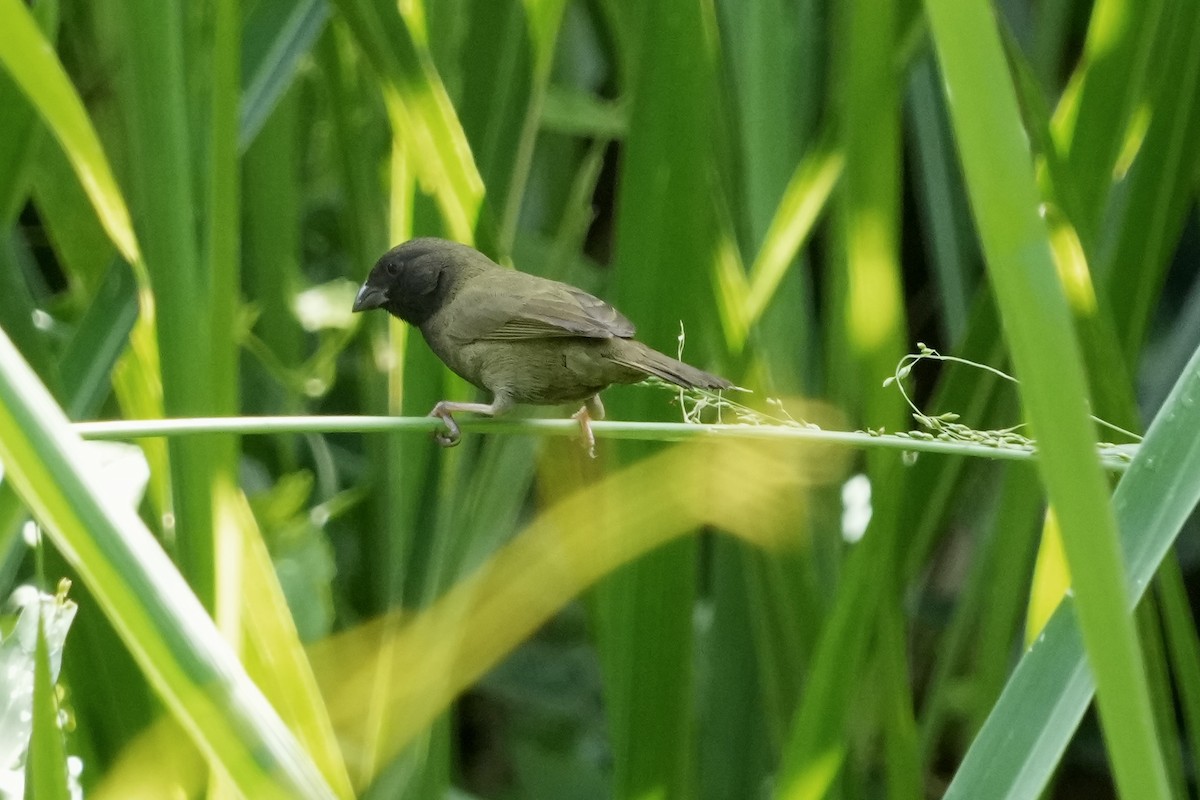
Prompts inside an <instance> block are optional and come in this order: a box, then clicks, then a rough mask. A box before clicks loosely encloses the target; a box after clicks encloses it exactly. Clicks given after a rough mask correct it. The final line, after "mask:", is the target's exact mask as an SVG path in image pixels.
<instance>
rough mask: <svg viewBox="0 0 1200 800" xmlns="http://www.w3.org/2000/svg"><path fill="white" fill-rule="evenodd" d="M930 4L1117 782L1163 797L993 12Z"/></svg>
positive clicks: (1100, 485)
mask: <svg viewBox="0 0 1200 800" xmlns="http://www.w3.org/2000/svg"><path fill="white" fill-rule="evenodd" d="M926 10H927V13H928V14H929V19H930V24H931V29H932V32H933V38H934V42H935V46H936V49H937V52H938V57H939V61H940V63H941V66H942V74H943V76H944V77H945V81H946V93H947V98H948V101H949V107H950V112H951V119H952V122H953V125H954V130H955V139H956V142H957V144H958V148H959V154H960V157H961V158H962V161H963V171H964V175H965V177H966V182H967V190H968V195H969V196H970V198H971V205H972V211H973V214H974V217H975V219H976V222H977V225H978V227H979V231H980V239H981V241H982V244H983V251H984V255H985V257H986V259H987V262H988V272H989V276H990V277H991V280H992V284H993V287H994V290H995V293H996V298H997V304H998V305H999V307H1000V310H1001V317H1002V318H1003V320H1004V323H1005V330H1006V331H1007V334H1008V343H1009V347H1010V351H1011V353H1012V357H1013V363H1014V365H1015V367H1016V373H1017V376H1018V377H1019V378H1020V379H1021V381H1022V383H1021V396H1022V401H1023V404H1024V406H1025V410H1026V413H1027V415H1028V418H1029V421H1030V424H1031V425H1032V427H1033V429H1034V430H1035V431H1036V433H1037V436H1038V442H1039V449H1040V452H1041V455H1042V460H1041V462H1040V467H1041V474H1042V477H1043V480H1044V481H1045V483H1046V487H1047V489H1048V493H1049V497H1050V502H1051V503H1052V504H1053V506H1054V509H1055V513H1056V515H1057V517H1058V520H1059V522H1060V524H1061V526H1062V532H1063V540H1064V544H1065V546H1066V551H1067V557H1068V561H1069V563H1070V566H1071V574H1072V577H1073V579H1074V589H1075V597H1076V600H1077V603H1076V608H1077V611H1078V613H1079V615H1080V620H1081V628H1082V631H1083V634H1084V638H1085V640H1086V641H1087V644H1088V654H1089V658H1090V663H1091V666H1092V669H1093V670H1094V671H1095V673H1096V675H1097V678H1098V684H1099V687H1100V689H1099V692H1098V698H1099V706H1100V714H1101V721H1102V724H1103V726H1104V732H1105V736H1106V740H1107V742H1108V752H1109V754H1110V756H1111V758H1112V762H1113V765H1114V772H1115V775H1116V780H1117V784H1118V786H1119V787H1120V788H1121V789H1122V792H1123V793H1124V794H1126V795H1128V796H1131V797H1132V796H1134V795H1135V794H1137V795H1138V796H1144V797H1166V796H1167V795H1168V792H1169V789H1168V787H1167V780H1166V774H1165V770H1164V767H1163V763H1162V756H1161V754H1160V753H1159V751H1158V744H1157V741H1156V734H1155V730H1154V725H1153V720H1152V718H1151V709H1150V699H1149V693H1148V689H1147V685H1146V677H1145V674H1144V671H1143V669H1142V663H1141V660H1140V655H1139V649H1138V640H1137V634H1136V630H1135V629H1134V626H1133V623H1132V619H1131V617H1130V616H1129V614H1128V609H1127V603H1126V602H1125V583H1124V569H1123V566H1122V563H1121V558H1120V552H1119V549H1118V546H1117V537H1116V530H1115V527H1114V524H1113V518H1112V513H1111V511H1110V510H1109V506H1108V492H1107V488H1106V486H1105V483H1104V478H1103V475H1102V474H1101V472H1100V470H1099V469H1098V465H1097V464H1096V461H1095V456H1094V442H1093V438H1092V426H1091V422H1090V421H1089V419H1088V408H1087V388H1086V383H1085V380H1084V375H1083V369H1082V358H1081V353H1080V350H1079V346H1078V344H1077V342H1076V340H1075V337H1074V335H1073V332H1072V329H1071V323H1070V317H1069V311H1068V307H1067V304H1066V302H1065V299H1064V298H1063V289H1062V287H1061V286H1060V285H1059V283H1058V281H1057V280H1056V276H1055V271H1054V267H1053V260H1052V254H1051V250H1050V243H1049V240H1048V238H1047V231H1046V226H1045V222H1044V220H1042V219H1041V217H1040V216H1039V214H1038V204H1039V197H1038V194H1037V187H1036V183H1035V180H1034V175H1033V165H1032V163H1031V156H1030V152H1029V149H1028V138H1027V135H1026V133H1025V131H1024V129H1023V128H1022V127H1021V120H1020V114H1019V111H1018V108H1017V101H1016V96H1015V93H1014V91H1013V88H1012V79H1011V77H1010V76H1009V73H1008V68H1007V66H1006V64H1005V62H1004V54H1003V51H1002V48H1001V44H1000V39H999V36H998V33H997V30H996V27H995V20H994V18H993V17H992V15H991V10H990V8H989V7H987V6H986V4H984V3H982V2H975V0H971V1H970V2H945V0H929V2H927V3H926ZM984 87H987V89H986V91H984ZM981 92H982V93H981ZM985 97H986V100H985Z"/></svg>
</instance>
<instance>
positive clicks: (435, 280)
mask: <svg viewBox="0 0 1200 800" xmlns="http://www.w3.org/2000/svg"><path fill="white" fill-rule="evenodd" d="M464 251H465V252H464ZM466 254H473V255H474V256H477V257H482V256H480V254H479V253H477V252H476V251H475V250H472V249H471V248H469V247H466V246H465V245H461V244H458V243H457V242H449V241H446V240H445V239H434V238H424V239H413V240H412V241H409V242H405V243H404V244H402V245H399V246H397V247H393V248H392V249H391V250H388V251H387V252H386V253H384V254H383V255H382V256H381V257H380V258H379V260H378V261H376V262H375V266H374V267H372V269H371V274H370V275H368V276H367V280H366V282H365V283H363V285H362V288H360V289H359V290H358V296H357V297H355V298H354V307H353V309H354V311H369V310H371V309H372V308H384V309H387V311H388V312H389V313H391V314H392V315H393V316H396V317H399V318H400V319H402V320H404V321H405V322H408V323H410V324H412V325H417V326H420V325H422V324H423V323H424V322H425V321H426V320H428V319H429V318H430V317H431V316H433V315H434V313H436V312H437V310H438V309H440V308H441V307H442V306H443V305H444V304H445V303H446V302H447V301H448V300H449V299H450V297H451V296H452V293H453V291H454V289H455V288H456V287H457V285H458V282H459V279H460V273H461V272H462V271H463V264H464V258H465V256H466Z"/></svg>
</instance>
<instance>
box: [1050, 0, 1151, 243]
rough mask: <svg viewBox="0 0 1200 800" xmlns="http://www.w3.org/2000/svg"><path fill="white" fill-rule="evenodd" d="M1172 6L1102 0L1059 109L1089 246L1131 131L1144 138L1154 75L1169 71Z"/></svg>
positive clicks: (1071, 205)
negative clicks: (1166, 48)
mask: <svg viewBox="0 0 1200 800" xmlns="http://www.w3.org/2000/svg"><path fill="white" fill-rule="evenodd" d="M1165 5H1166V3H1165V2H1164V0H1148V1H1143V2H1131V0H1101V2H1098V3H1096V6H1095V8H1094V9H1093V10H1092V13H1091V19H1090V24H1089V27H1088V35H1087V41H1086V42H1085V43H1084V51H1083V58H1082V59H1081V61H1080V65H1079V67H1078V69H1077V71H1076V73H1075V74H1074V75H1073V76H1072V81H1071V84H1070V85H1069V86H1068V87H1067V90H1066V91H1065V92H1064V94H1063V100H1062V102H1060V104H1059V106H1058V108H1057V109H1056V111H1055V114H1054V120H1053V125H1052V127H1053V133H1054V140H1055V145H1056V146H1057V147H1058V149H1059V152H1060V153H1061V154H1062V156H1063V159H1064V161H1065V162H1066V166H1067V169H1068V170H1069V171H1070V174H1071V187H1070V194H1071V196H1070V197H1068V198H1064V199H1065V200H1067V201H1068V209H1067V213H1068V215H1069V216H1070V217H1071V221H1072V222H1073V223H1074V225H1075V227H1076V228H1078V229H1079V230H1080V232H1081V237H1082V238H1083V240H1084V242H1085V243H1086V244H1087V245H1088V246H1089V252H1091V250H1090V247H1091V245H1092V244H1093V243H1094V241H1095V238H1096V236H1097V235H1098V233H1099V231H1098V230H1097V225H1098V223H1099V221H1100V214H1101V212H1102V211H1103V209H1104V204H1105V202H1106V201H1107V200H1108V196H1109V187H1110V185H1111V183H1112V178H1113V171H1114V168H1115V167H1116V165H1117V160H1118V158H1119V157H1120V155H1121V151H1122V148H1124V147H1127V146H1128V145H1127V141H1126V140H1127V138H1128V137H1134V138H1135V139H1136V138H1138V135H1139V131H1138V130H1137V129H1136V125H1137V124H1138V123H1139V119H1138V115H1139V114H1140V113H1142V112H1141V111H1139V108H1138V105H1139V101H1142V100H1143V95H1144V92H1145V88H1146V82H1147V80H1149V79H1150V78H1151V76H1153V75H1154V74H1156V73H1159V74H1163V73H1160V72H1159V71H1160V69H1161V66H1162V65H1160V64H1159V63H1158V60H1157V58H1156V56H1157V55H1158V54H1159V53H1160V52H1161V51H1160V50H1159V49H1158V48H1157V47H1156V39H1155V36H1156V34H1157V33H1158V31H1159V20H1160V18H1161V17H1162V16H1163V7H1164V6H1165ZM1143 110H1144V109H1143ZM1140 121H1141V122H1142V124H1144V120H1140Z"/></svg>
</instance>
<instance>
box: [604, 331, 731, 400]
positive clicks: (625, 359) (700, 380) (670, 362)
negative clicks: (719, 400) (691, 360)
mask: <svg viewBox="0 0 1200 800" xmlns="http://www.w3.org/2000/svg"><path fill="white" fill-rule="evenodd" d="M625 342H626V344H627V345H628V346H627V347H623V348H621V350H622V352H620V353H617V354H616V355H614V356H611V358H612V360H613V361H615V362H617V363H618V364H622V365H624V366H626V367H630V368H632V369H636V370H641V371H642V372H645V373H647V374H649V375H653V376H654V377H656V378H662V379H663V380H664V381H667V382H668V383H673V384H675V385H676V386H682V387H683V388H685V389H712V390H716V389H733V388H735V387H734V385H733V383H731V382H730V381H727V380H725V379H724V378H722V377H720V376H719V375H713V374H712V373H711V372H705V371H704V370H702V369H696V368H695V367H693V366H692V365H690V364H685V363H683V362H682V361H679V360H677V359H674V358H671V357H670V356H668V355H664V354H663V353H660V352H658V351H657V350H654V349H652V348H650V347H647V346H646V345H644V344H642V343H641V342H639V341H636V340H632V339H626V340H625Z"/></svg>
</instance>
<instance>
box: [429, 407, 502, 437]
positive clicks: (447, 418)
mask: <svg viewBox="0 0 1200 800" xmlns="http://www.w3.org/2000/svg"><path fill="white" fill-rule="evenodd" d="M510 408H512V401H511V400H509V399H508V398H507V397H504V396H497V397H495V398H493V399H492V402H491V403H490V404H489V403H455V402H452V401H450V400H442V401H441V402H440V403H438V404H437V405H436V406H434V407H433V410H432V411H430V412H429V414H428V416H431V417H437V418H438V419H440V420H441V421H442V423H443V424H444V425H445V426H446V430H444V431H434V432H433V438H434V439H435V440H436V441H437V443H438V444H440V445H441V446H442V447H454V445H456V444H458V441H459V439H460V438H461V437H462V432H461V431H460V430H459V429H458V423H457V422H455V421H454V417H452V416H451V414H454V413H457V412H459V411H469V412H470V413H472V414H485V415H487V416H489V417H498V416H500V415H501V414H503V413H504V412H505V411H508V409H510Z"/></svg>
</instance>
